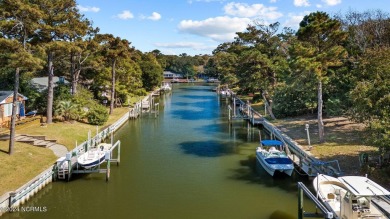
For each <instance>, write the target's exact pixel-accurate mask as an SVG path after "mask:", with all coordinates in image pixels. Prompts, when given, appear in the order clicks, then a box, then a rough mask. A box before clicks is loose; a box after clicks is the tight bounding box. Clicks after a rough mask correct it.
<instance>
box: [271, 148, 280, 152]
mask: <svg viewBox="0 0 390 219" xmlns="http://www.w3.org/2000/svg"><path fill="white" fill-rule="evenodd" d="M269 151H270V152H277V151H278V150H277V149H276V148H275V147H271V148H270V149H269Z"/></svg>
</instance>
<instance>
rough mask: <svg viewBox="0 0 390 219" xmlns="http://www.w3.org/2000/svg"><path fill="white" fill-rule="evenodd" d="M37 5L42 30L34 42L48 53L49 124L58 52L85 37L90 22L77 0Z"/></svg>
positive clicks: (39, 1) (40, 1) (41, 1)
mask: <svg viewBox="0 0 390 219" xmlns="http://www.w3.org/2000/svg"><path fill="white" fill-rule="evenodd" d="M36 4H37V5H38V6H39V9H40V10H41V11H42V12H43V17H42V19H40V22H39V23H40V24H41V26H40V28H38V29H36V30H35V32H34V36H35V39H34V42H35V43H37V44H43V45H44V47H45V49H46V53H47V74H48V96H47V114H46V117H47V121H46V122H47V123H51V122H52V116H53V115H52V114H53V113H52V112H53V89H54V84H53V77H54V65H53V62H54V60H55V55H56V52H58V51H62V50H65V51H66V50H67V49H68V48H69V46H68V43H67V42H66V41H67V40H69V39H72V38H76V37H77V36H84V35H85V33H86V31H87V29H88V25H89V22H88V20H86V19H84V18H83V16H82V15H80V13H79V11H78V9H77V8H76V1H75V0H62V1H51V0H37V1H36Z"/></svg>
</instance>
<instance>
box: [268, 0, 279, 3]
mask: <svg viewBox="0 0 390 219" xmlns="http://www.w3.org/2000/svg"><path fill="white" fill-rule="evenodd" d="M277 1H278V0H270V1H269V2H270V3H275V2H277Z"/></svg>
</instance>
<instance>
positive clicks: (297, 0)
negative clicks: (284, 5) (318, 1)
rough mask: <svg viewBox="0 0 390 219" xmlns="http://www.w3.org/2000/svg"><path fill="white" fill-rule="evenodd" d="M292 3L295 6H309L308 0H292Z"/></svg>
mask: <svg viewBox="0 0 390 219" xmlns="http://www.w3.org/2000/svg"><path fill="white" fill-rule="evenodd" d="M294 5H295V6H297V7H309V6H310V3H309V0H294Z"/></svg>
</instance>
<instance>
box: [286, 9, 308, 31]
mask: <svg viewBox="0 0 390 219" xmlns="http://www.w3.org/2000/svg"><path fill="white" fill-rule="evenodd" d="M303 17H305V15H303V14H292V13H291V14H288V19H287V20H286V22H285V23H284V24H283V26H284V27H290V28H292V29H294V30H298V29H299V23H301V21H302V20H303Z"/></svg>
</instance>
